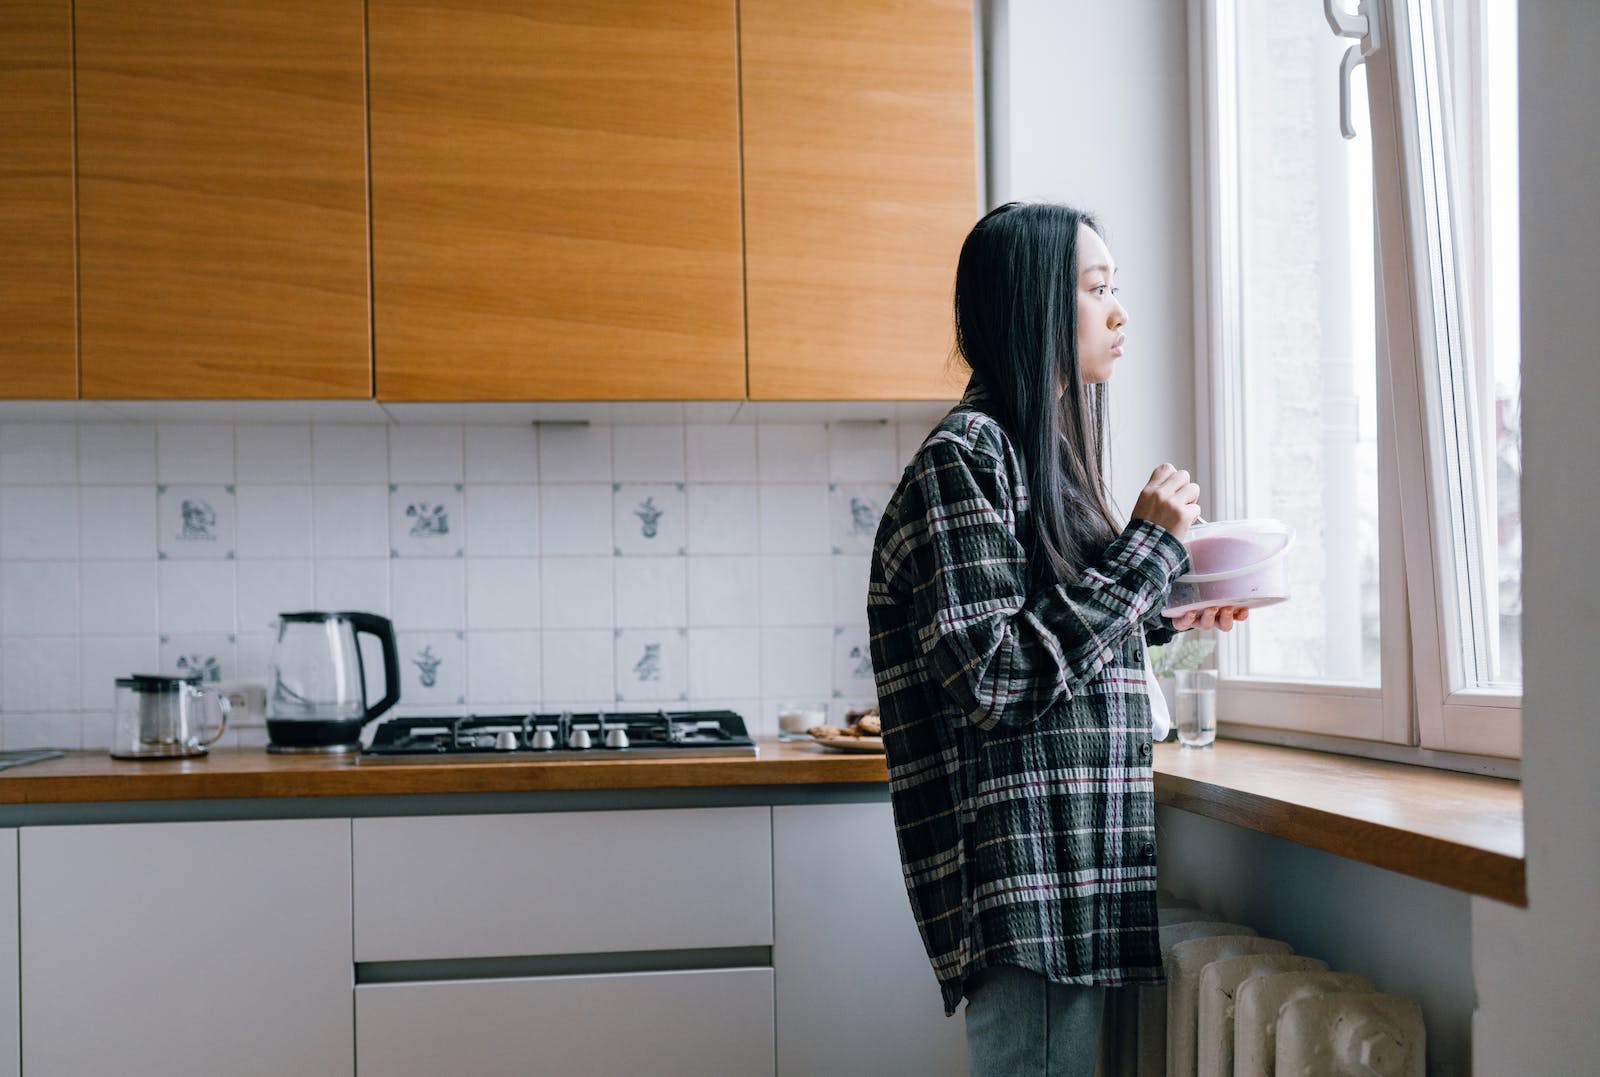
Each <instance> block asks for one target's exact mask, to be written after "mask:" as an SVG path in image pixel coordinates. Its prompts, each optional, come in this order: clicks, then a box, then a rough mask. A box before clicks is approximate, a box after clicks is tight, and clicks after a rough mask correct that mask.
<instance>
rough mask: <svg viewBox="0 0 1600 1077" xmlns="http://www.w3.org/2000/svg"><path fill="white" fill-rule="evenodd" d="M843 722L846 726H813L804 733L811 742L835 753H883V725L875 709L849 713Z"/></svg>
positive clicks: (869, 708)
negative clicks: (808, 736) (808, 735)
mask: <svg viewBox="0 0 1600 1077" xmlns="http://www.w3.org/2000/svg"><path fill="white" fill-rule="evenodd" d="M845 720H846V722H847V724H846V725H842V726H838V725H814V726H812V727H811V728H810V729H808V730H806V732H807V733H809V734H810V735H811V739H812V740H813V741H815V742H816V743H818V744H820V745H822V746H823V747H824V748H832V749H833V750H834V751H836V752H882V751H883V723H882V721H881V720H880V719H879V717H878V708H877V707H868V708H867V709H866V710H864V711H850V712H848V713H847V714H846V715H845Z"/></svg>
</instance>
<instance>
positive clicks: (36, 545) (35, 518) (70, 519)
mask: <svg viewBox="0 0 1600 1077" xmlns="http://www.w3.org/2000/svg"><path fill="white" fill-rule="evenodd" d="M77 548H78V491H77V489H76V488H74V487H72V486H5V487H0V557H3V558H6V559H7V560H10V559H14V558H50V557H61V556H62V555H63V554H67V555H70V554H71V551H73V550H76V549H77Z"/></svg>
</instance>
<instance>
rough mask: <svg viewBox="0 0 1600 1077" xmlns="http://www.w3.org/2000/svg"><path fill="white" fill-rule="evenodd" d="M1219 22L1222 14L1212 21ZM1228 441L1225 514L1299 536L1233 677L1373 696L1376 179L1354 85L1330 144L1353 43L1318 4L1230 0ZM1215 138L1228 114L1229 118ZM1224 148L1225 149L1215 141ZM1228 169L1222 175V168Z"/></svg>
mask: <svg viewBox="0 0 1600 1077" xmlns="http://www.w3.org/2000/svg"><path fill="white" fill-rule="evenodd" d="M1223 6H1224V7H1227V5H1223ZM1232 11H1233V19H1232V20H1231V22H1232V25H1231V27H1230V26H1229V25H1228V21H1227V20H1226V19H1225V21H1224V22H1223V24H1222V30H1223V32H1224V33H1225V34H1227V35H1228V36H1229V38H1230V39H1231V41H1232V43H1233V46H1234V49H1233V51H1234V54H1235V65H1234V72H1235V74H1236V77H1237V88H1236V93H1235V95H1234V97H1233V100H1234V101H1235V102H1236V105H1235V109H1234V114H1233V115H1234V118H1235V119H1236V122H1237V128H1236V131H1235V135H1236V137H1235V139H1233V140H1231V144H1233V145H1236V146H1237V163H1236V166H1235V168H1234V169H1233V171H1234V174H1235V175H1236V176H1237V177H1238V184H1237V187H1238V190H1237V197H1238V202H1237V205H1236V207H1235V208H1236V220H1237V221H1238V248H1237V250H1238V275H1237V280H1238V282H1239V283H1238V295H1237V296H1234V297H1225V299H1224V302H1225V304H1231V305H1232V310H1233V313H1234V316H1235V317H1236V318H1237V322H1238V333H1237V340H1238V350H1237V355H1234V356H1224V357H1223V360H1224V362H1235V363H1237V364H1238V367H1237V374H1238V376H1237V378H1235V379H1234V384H1235V385H1237V386H1238V389H1237V390H1236V391H1235V392H1234V393H1233V394H1232V395H1233V397H1234V399H1232V400H1230V401H1225V402H1224V403H1223V407H1224V408H1225V409H1231V410H1232V411H1233V415H1234V418H1235V423H1236V427H1237V429H1238V430H1240V431H1241V434H1240V438H1239V440H1238V441H1233V442H1229V440H1228V439H1223V443H1224V444H1225V445H1231V447H1230V448H1227V449H1225V450H1224V452H1225V454H1231V455H1233V456H1236V457H1237V459H1233V460H1226V459H1225V460H1224V461H1223V462H1222V464H1223V471H1224V473H1225V474H1226V475H1228V476H1230V478H1231V480H1232V482H1233V483H1235V484H1237V485H1238V486H1239V487H1240V489H1239V490H1238V491H1236V492H1231V494H1232V496H1229V497H1228V498H1227V501H1228V505H1229V509H1230V511H1238V512H1241V513H1242V514H1243V515H1246V516H1252V517H1254V516H1271V517H1275V518H1277V519H1280V520H1283V521H1285V522H1286V523H1288V524H1289V525H1290V526H1292V527H1293V528H1294V529H1295V531H1296V534H1297V538H1296V543H1295V547H1294V549H1293V551H1292V552H1291V554H1290V565H1291V586H1292V588H1293V598H1292V599H1291V600H1290V601H1289V602H1288V603H1286V604H1284V605H1281V606H1276V607H1270V608H1266V609H1262V610H1259V611H1256V612H1254V613H1252V614H1251V616H1250V620H1249V622H1248V623H1247V624H1246V625H1245V626H1244V629H1243V630H1241V631H1240V632H1236V633H1235V635H1236V636H1239V637H1240V641H1239V644H1236V645H1235V649H1234V650H1233V652H1232V660H1231V662H1230V663H1229V668H1230V671H1232V672H1235V673H1239V674H1244V675H1247V676H1253V677H1284V678H1292V679H1295V680H1318V681H1322V680H1328V681H1339V682H1345V683H1358V684H1370V685H1376V684H1377V683H1378V679H1379V677H1378V674H1379V649H1378V642H1379V641H1378V624H1379V615H1378V454H1377V424H1376V419H1377V408H1376V402H1377V370H1376V349H1375V345H1374V341H1375V339H1376V329H1375V312H1374V309H1373V304H1374V274H1375V269H1374V266H1375V261H1374V252H1373V242H1372V230H1373V216H1372V215H1373V209H1372V178H1371V177H1372V164H1371V146H1370V142H1369V132H1368V131H1367V130H1366V127H1367V124H1366V119H1365V118H1366V111H1367V110H1366V92H1365V91H1366V83H1365V80H1364V74H1363V72H1362V71H1361V70H1360V69H1358V70H1357V72H1356V76H1355V78H1354V79H1353V80H1352V87H1351V88H1352V92H1353V100H1352V102H1351V104H1352V110H1351V111H1352V115H1353V116H1354V117H1355V120H1356V130H1357V137H1356V139H1355V140H1353V141H1346V140H1345V139H1343V138H1341V137H1340V134H1339V97H1338V84H1337V81H1336V78H1335V75H1336V73H1337V71H1338V67H1339V59H1340V56H1341V55H1342V54H1343V52H1344V49H1345V47H1346V46H1347V45H1348V44H1350V42H1348V41H1341V40H1339V39H1336V38H1334V37H1333V35H1332V34H1330V33H1329V31H1328V24H1327V22H1326V20H1325V19H1324V17H1323V13H1322V6H1321V5H1320V4H1315V3H1294V4H1286V3H1283V2H1282V0H1238V2H1237V3H1236V4H1235V5H1233V6H1232ZM1224 122H1225V123H1226V122H1227V115H1226V113H1225V114H1224ZM1221 141H1222V143H1223V144H1224V145H1228V144H1230V140H1228V139H1227V138H1224V139H1222V140H1221ZM1225 168H1226V165H1225Z"/></svg>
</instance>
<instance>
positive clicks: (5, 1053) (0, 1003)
mask: <svg viewBox="0 0 1600 1077" xmlns="http://www.w3.org/2000/svg"><path fill="white" fill-rule="evenodd" d="M18 968H19V966H18V951H17V832H16V831H15V830H0V1077H17V1074H18V1073H20V1072H22V1025H21V1014H20V1012H19V1003H18V999H17V982H18V978H19V975H20V974H19V972H18Z"/></svg>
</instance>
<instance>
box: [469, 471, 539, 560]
mask: <svg viewBox="0 0 1600 1077" xmlns="http://www.w3.org/2000/svg"><path fill="white" fill-rule="evenodd" d="M466 502H467V555H468V556H469V557H533V556H535V555H537V554H538V552H539V488H538V487H537V486H531V485H529V486H510V485H495V484H487V483H481V484H480V483H472V484H469V485H468V486H467V489H466Z"/></svg>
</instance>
